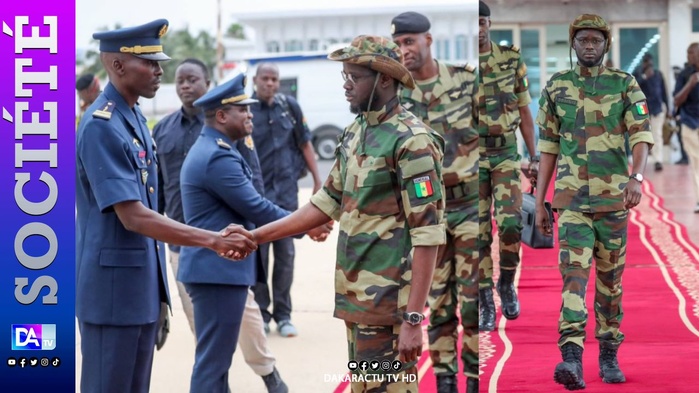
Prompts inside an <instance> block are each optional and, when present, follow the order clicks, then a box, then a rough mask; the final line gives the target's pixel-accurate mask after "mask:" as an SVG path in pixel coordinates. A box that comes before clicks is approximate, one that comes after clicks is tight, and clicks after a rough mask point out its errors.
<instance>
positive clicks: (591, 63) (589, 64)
mask: <svg viewBox="0 0 699 393" xmlns="http://www.w3.org/2000/svg"><path fill="white" fill-rule="evenodd" d="M603 58H604V55H602V56H600V57H599V58H598V59H597V60H594V61H586V60H583V59H578V62H579V63H580V65H581V66H583V67H587V68H590V67H597V66H598V65H601V64H602V59H603Z"/></svg>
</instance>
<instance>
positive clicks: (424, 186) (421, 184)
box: [413, 176, 434, 198]
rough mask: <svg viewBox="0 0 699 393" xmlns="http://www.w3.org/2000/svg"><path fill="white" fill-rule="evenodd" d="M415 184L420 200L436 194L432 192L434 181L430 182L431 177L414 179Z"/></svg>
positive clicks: (416, 193)
mask: <svg viewBox="0 0 699 393" xmlns="http://www.w3.org/2000/svg"><path fill="white" fill-rule="evenodd" d="M413 183H414V184H415V195H416V196H417V197H418V198H427V197H429V196H432V194H434V191H433V190H432V180H430V177H429V176H423V177H418V178H417V179H413Z"/></svg>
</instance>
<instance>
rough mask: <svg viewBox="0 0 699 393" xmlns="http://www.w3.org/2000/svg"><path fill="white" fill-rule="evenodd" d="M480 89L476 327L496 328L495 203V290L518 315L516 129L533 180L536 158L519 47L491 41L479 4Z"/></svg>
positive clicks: (506, 310)
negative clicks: (493, 248) (495, 251)
mask: <svg viewBox="0 0 699 393" xmlns="http://www.w3.org/2000/svg"><path fill="white" fill-rule="evenodd" d="M478 26H479V31H478V52H479V61H480V66H479V76H478V77H479V89H480V90H481V94H480V95H479V99H478V101H479V102H478V111H479V114H478V118H479V123H478V134H479V137H480V138H479V140H478V146H479V151H480V163H479V165H480V167H479V191H478V193H479V200H480V202H479V206H478V214H479V220H478V221H479V226H480V228H479V239H478V249H479V259H480V263H479V269H480V275H481V277H480V283H479V297H480V308H481V315H480V320H479V328H480V329H481V330H485V331H490V330H493V329H494V328H495V303H494V302H493V284H494V283H493V258H492V256H491V255H490V245H491V244H492V243H493V224H492V217H491V215H490V211H491V206H492V205H493V203H494V204H495V222H496V224H497V226H498V234H499V235H500V244H499V245H500V279H499V280H498V285H497V290H498V293H499V294H500V299H501V301H502V315H503V316H504V317H505V318H507V319H515V318H517V317H519V300H518V299H517V293H516V292H515V284H514V280H515V273H516V271H517V266H519V246H520V239H521V238H522V219H521V211H522V190H521V189H522V186H521V182H520V179H519V177H520V172H521V171H520V160H521V158H522V157H521V156H520V155H519V153H518V152H517V139H516V136H515V131H516V130H517V127H519V129H520V130H521V132H522V137H523V138H524V142H525V143H526V145H527V150H528V151H529V157H530V158H529V170H530V171H531V172H532V174H533V175H534V176H536V171H537V170H538V161H539V158H538V157H537V156H536V149H535V144H534V122H533V120H532V114H531V111H530V110H529V107H528V106H527V105H529V103H530V102H531V97H530V96H529V90H528V89H529V82H528V81H527V66H526V65H525V64H524V62H523V61H522V58H521V55H520V53H519V49H518V48H517V47H515V46H514V45H513V46H502V45H498V44H496V43H495V42H492V41H490V8H488V6H487V5H486V4H485V3H484V2H482V1H481V2H480V6H479V10H478Z"/></svg>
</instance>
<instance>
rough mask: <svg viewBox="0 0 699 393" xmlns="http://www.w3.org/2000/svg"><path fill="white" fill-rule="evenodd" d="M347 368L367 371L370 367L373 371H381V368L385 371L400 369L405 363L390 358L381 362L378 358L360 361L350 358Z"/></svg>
mask: <svg viewBox="0 0 699 393" xmlns="http://www.w3.org/2000/svg"><path fill="white" fill-rule="evenodd" d="M347 368H348V369H349V370H350V371H356V370H362V371H367V370H368V369H371V370H372V371H379V369H381V370H383V371H389V370H393V371H400V369H401V368H403V363H401V362H400V361H399V360H394V361H393V362H390V361H388V360H383V361H381V362H379V361H378V360H372V361H367V360H362V361H359V362H358V361H356V360H350V361H349V363H347Z"/></svg>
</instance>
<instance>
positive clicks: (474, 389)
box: [466, 377, 478, 393]
mask: <svg viewBox="0 0 699 393" xmlns="http://www.w3.org/2000/svg"><path fill="white" fill-rule="evenodd" d="M466 393H478V378H471V377H468V378H466Z"/></svg>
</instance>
